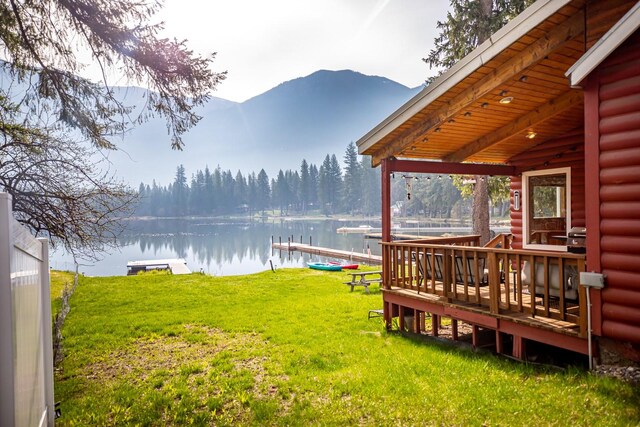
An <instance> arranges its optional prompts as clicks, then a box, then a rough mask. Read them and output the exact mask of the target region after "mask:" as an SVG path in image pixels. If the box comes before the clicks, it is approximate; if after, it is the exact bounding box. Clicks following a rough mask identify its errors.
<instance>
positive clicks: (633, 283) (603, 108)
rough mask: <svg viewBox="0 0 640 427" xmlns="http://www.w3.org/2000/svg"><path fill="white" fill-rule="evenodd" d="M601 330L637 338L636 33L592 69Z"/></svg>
mask: <svg viewBox="0 0 640 427" xmlns="http://www.w3.org/2000/svg"><path fill="white" fill-rule="evenodd" d="M596 78H597V82H596V85H597V88H598V100H597V102H598V105H587V106H586V108H597V113H598V116H599V129H598V131H599V165H600V194H599V195H600V242H599V243H600V248H599V249H600V265H601V269H602V273H603V274H605V276H606V287H605V289H604V290H603V291H602V295H601V297H602V335H603V336H605V337H608V338H612V339H615V340H621V341H627V342H631V343H636V344H637V343H640V33H638V31H636V34H635V35H634V36H632V37H631V39H629V40H627V42H625V43H624V44H623V45H622V46H621V47H619V48H618V49H617V50H616V51H615V52H614V53H613V54H612V55H611V56H610V57H609V58H608V59H607V60H606V61H605V62H604V63H603V64H602V65H601V66H600V67H599V68H598V70H597V73H596Z"/></svg>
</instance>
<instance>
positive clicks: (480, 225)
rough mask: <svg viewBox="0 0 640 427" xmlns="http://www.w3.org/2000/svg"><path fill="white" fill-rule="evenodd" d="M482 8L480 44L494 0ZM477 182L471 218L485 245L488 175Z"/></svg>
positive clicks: (483, 0)
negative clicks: (482, 20) (482, 23)
mask: <svg viewBox="0 0 640 427" xmlns="http://www.w3.org/2000/svg"><path fill="white" fill-rule="evenodd" d="M480 9H481V12H482V15H483V16H484V17H485V20H484V22H487V25H480V26H479V28H478V44H482V43H483V42H484V41H485V40H486V39H488V38H489V37H491V31H490V29H489V24H488V22H489V19H490V17H491V15H492V13H493V0H480ZM475 178H476V184H475V186H474V187H473V203H472V205H471V218H472V220H471V221H472V222H471V224H472V229H473V234H479V235H480V245H485V244H486V243H487V242H488V241H489V239H490V236H489V233H490V232H489V184H488V182H487V180H488V179H489V177H487V176H479V175H477V176H476V177H475Z"/></svg>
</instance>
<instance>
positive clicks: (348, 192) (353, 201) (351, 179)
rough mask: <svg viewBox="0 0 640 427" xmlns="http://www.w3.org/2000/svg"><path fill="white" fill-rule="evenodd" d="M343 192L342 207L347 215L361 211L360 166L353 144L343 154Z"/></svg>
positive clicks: (361, 184)
mask: <svg viewBox="0 0 640 427" xmlns="http://www.w3.org/2000/svg"><path fill="white" fill-rule="evenodd" d="M344 163H345V170H344V185H343V188H344V191H343V192H342V196H343V201H342V206H343V207H344V210H345V211H347V212H349V213H354V212H355V211H362V189H363V182H362V166H361V165H360V162H359V161H358V150H357V149H356V145H355V144H354V143H353V142H350V143H349V145H348V146H347V150H346V152H345V154H344Z"/></svg>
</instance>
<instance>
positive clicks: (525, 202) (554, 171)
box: [522, 167, 571, 252]
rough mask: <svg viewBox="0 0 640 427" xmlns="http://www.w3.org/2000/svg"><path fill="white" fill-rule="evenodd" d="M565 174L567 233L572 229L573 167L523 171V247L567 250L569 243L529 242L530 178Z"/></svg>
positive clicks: (557, 250)
mask: <svg viewBox="0 0 640 427" xmlns="http://www.w3.org/2000/svg"><path fill="white" fill-rule="evenodd" d="M559 174H564V175H565V177H566V184H565V185H566V204H567V206H566V218H565V222H566V230H565V235H566V233H567V232H568V231H569V230H570V229H571V168H570V167H566V168H555V169H542V170H536V171H529V172H523V173H522V248H523V249H533V250H544V251H555V252H567V245H546V244H541V243H527V242H528V240H529V236H530V235H531V231H530V230H529V206H530V204H531V201H530V200H529V178H531V177H534V176H543V175H559Z"/></svg>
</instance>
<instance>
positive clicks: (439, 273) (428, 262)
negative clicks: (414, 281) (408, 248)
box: [411, 252, 442, 286]
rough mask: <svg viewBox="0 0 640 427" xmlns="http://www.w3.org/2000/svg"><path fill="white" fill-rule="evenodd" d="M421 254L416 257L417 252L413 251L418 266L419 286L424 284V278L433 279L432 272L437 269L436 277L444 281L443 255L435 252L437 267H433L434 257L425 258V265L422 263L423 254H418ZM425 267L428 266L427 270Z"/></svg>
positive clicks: (412, 255) (412, 256)
mask: <svg viewBox="0 0 640 427" xmlns="http://www.w3.org/2000/svg"><path fill="white" fill-rule="evenodd" d="M418 255H419V256H418V257H417V258H416V254H415V252H412V253H411V258H412V259H413V261H414V262H415V264H416V265H417V266H418V273H419V274H418V286H420V285H422V278H423V277H424V278H426V279H427V280H431V278H432V277H431V272H432V270H435V279H436V280H439V281H442V255H440V254H434V256H433V258H434V259H435V269H432V268H431V259H432V257H430V256H427V257H426V258H425V263H424V264H425V265H424V266H423V264H422V258H423V254H421V253H420V254H418ZM424 267H426V269H427V271H424Z"/></svg>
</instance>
